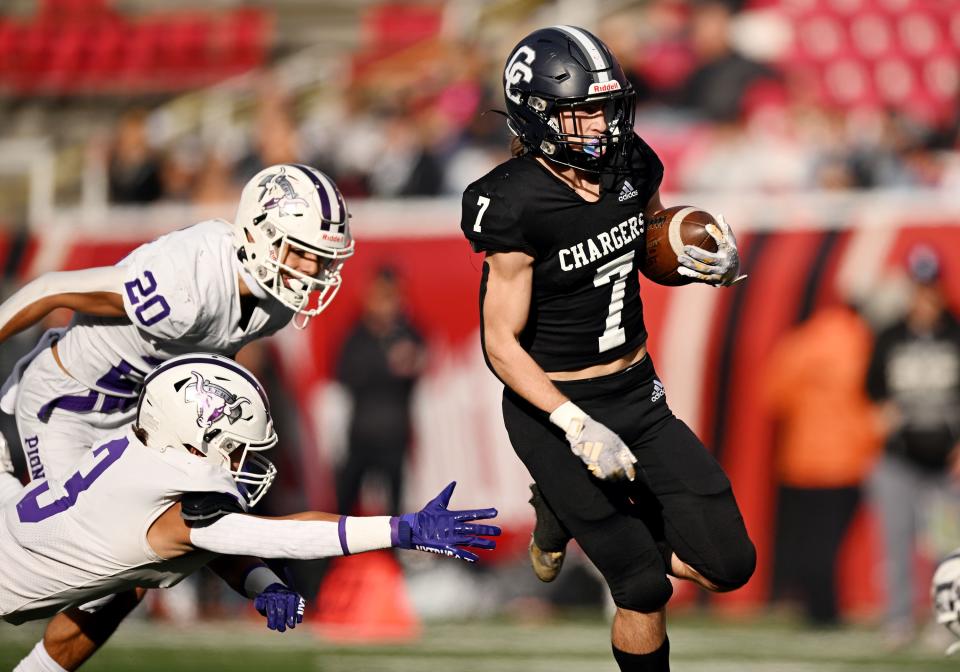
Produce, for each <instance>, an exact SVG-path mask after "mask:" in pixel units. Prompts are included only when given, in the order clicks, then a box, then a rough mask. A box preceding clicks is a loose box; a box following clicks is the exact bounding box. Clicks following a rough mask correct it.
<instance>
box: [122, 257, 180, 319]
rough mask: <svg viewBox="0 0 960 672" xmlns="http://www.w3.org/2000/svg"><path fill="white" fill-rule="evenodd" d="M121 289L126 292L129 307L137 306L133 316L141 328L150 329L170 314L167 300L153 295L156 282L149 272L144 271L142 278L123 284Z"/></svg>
mask: <svg viewBox="0 0 960 672" xmlns="http://www.w3.org/2000/svg"><path fill="white" fill-rule="evenodd" d="M123 287H124V289H126V290H127V298H128V299H129V300H130V305H131V306H137V308H136V309H135V310H134V314H135V315H136V316H137V319H138V320H140V324H142V325H143V326H145V327H151V326H153V325H155V324H156V323H157V322H159V321H160V320H162V319H163V318H165V317H166V316H167V315H169V314H170V305H169V304H168V303H167V300H166V299H165V298H163V297H162V296H161V295H160V294H155V292H156V291H157V281H156V279H155V278H154V277H153V273H151V272H150V271H144V272H143V276H142V277H139V278H137V279H136V280H130V281H128V282H125V283H123ZM144 299H145V300H144ZM141 301H143V303H142V304H141V303H140V302H141ZM138 304H140V305H138Z"/></svg>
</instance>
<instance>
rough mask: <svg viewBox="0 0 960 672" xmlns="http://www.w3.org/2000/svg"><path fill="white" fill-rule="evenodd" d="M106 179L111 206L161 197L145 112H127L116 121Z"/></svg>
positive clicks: (158, 162)
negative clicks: (116, 125) (114, 136)
mask: <svg viewBox="0 0 960 672" xmlns="http://www.w3.org/2000/svg"><path fill="white" fill-rule="evenodd" d="M108 180H109V185H110V186H109V189H110V201H111V202H113V203H150V202H152V201H156V200H158V199H159V198H160V197H161V196H162V185H161V180H160V159H159V157H158V156H157V155H156V153H155V152H154V151H153V149H152V148H151V147H150V143H149V142H148V139H147V112H146V110H141V109H135V110H130V111H129V112H127V113H126V114H124V115H123V117H122V118H121V119H120V122H119V125H118V127H117V134H116V138H115V139H114V142H113V146H112V147H111V148H110V159H109V167H108Z"/></svg>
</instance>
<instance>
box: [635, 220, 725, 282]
mask: <svg viewBox="0 0 960 672" xmlns="http://www.w3.org/2000/svg"><path fill="white" fill-rule="evenodd" d="M707 224H713V225H714V226H716V225H717V220H716V219H714V217H713V215H711V214H710V213H709V212H707V211H706V210H700V209H699V208H695V207H693V206H690V205H677V206H674V207H672V208H665V209H663V210H661V211H660V212H658V213H656V214H655V215H654V216H653V217H650V218H649V219H647V220H646V227H645V228H646V244H647V254H646V257H645V258H644V261H643V264H642V266H641V270H642V271H643V274H644V275H645V276H646V277H648V278H650V279H651V280H653V281H654V282H656V283H658V284H661V285H669V286H677V285H686V284H689V283H690V282H692V279H691V278H686V277H684V276H682V275H680V274H679V273H677V267H678V266H679V264H678V263H677V256H678V255H680V254H682V253H683V246H684V245H696V246H697V247H701V248H703V249H704V250H707V251H709V252H716V251H717V241H715V240H714V239H713V237H712V236H710V234H709V233H707V229H706V226H707Z"/></svg>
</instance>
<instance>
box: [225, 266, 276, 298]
mask: <svg viewBox="0 0 960 672" xmlns="http://www.w3.org/2000/svg"><path fill="white" fill-rule="evenodd" d="M233 265H234V266H236V268H237V273H238V274H239V275H240V279H241V280H243V284H245V285H246V286H247V289H249V290H250V293H251V294H253V295H254V296H255V297H257V298H258V299H261V300H263V299H265V298H267V296H268V294H267V291H266V290H265V289H264V288H263V287H261V286H260V283H259V282H257V280H256V278H254V277H253V274H252V273H250V271H248V270H247V269H246V267H245V266H244V265H243V262H241V261H240V260H239V259H237V258H234V262H233Z"/></svg>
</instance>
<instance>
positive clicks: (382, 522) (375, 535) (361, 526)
mask: <svg viewBox="0 0 960 672" xmlns="http://www.w3.org/2000/svg"><path fill="white" fill-rule="evenodd" d="M344 532H345V535H344V537H342V538H341V539H340V541H341V543H345V544H346V547H347V551H348V552H349V553H350V554H351V555H352V554H354V553H364V552H366V551H376V550H378V549H381V548H390V547H391V546H392V545H393V544H392V543H391V541H390V538H391V530H390V516H345V517H344Z"/></svg>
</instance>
